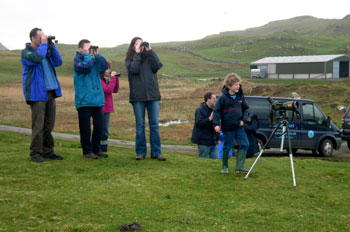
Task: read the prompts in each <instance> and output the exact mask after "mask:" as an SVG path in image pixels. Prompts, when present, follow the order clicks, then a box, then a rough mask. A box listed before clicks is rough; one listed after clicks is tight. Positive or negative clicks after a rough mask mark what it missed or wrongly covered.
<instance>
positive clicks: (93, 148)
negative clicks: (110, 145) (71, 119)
mask: <svg viewBox="0 0 350 232" xmlns="http://www.w3.org/2000/svg"><path fill="white" fill-rule="evenodd" d="M78 117H79V129H80V144H81V148H82V149H83V154H84V155H85V154H89V153H95V154H96V153H98V152H100V142H101V136H102V129H103V111H102V107H81V108H79V109H78ZM91 118H92V124H93V132H92V137H91Z"/></svg>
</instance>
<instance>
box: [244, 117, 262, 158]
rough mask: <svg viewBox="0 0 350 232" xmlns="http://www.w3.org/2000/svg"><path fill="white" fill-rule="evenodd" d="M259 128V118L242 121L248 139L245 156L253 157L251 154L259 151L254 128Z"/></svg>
mask: <svg viewBox="0 0 350 232" xmlns="http://www.w3.org/2000/svg"><path fill="white" fill-rule="evenodd" d="M258 128H259V120H258V119H257V118H254V117H253V118H252V121H251V122H247V121H245V122H244V130H245V133H246V134H247V137H248V141H249V148H248V151H247V158H251V157H253V155H254V154H255V153H257V152H259V145H258V141H257V138H256V130H257V129H258Z"/></svg>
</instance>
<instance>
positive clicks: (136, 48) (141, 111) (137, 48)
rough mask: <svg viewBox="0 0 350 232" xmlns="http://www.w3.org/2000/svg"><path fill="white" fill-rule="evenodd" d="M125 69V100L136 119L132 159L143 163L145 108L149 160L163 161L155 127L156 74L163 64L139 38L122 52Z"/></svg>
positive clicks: (156, 117)
mask: <svg viewBox="0 0 350 232" xmlns="http://www.w3.org/2000/svg"><path fill="white" fill-rule="evenodd" d="M125 66H126V69H127V70H128V80H129V88H130V97H129V101H130V103H131V104H132V106H133V108H134V114H135V120H136V145H135V151H136V160H143V159H145V156H146V155H147V144H146V135H145V109H146V108H147V113H148V122H149V128H150V145H151V158H153V159H157V160H160V161H165V160H166V159H165V158H164V157H163V156H162V153H161V144H160V136H159V128H158V121H159V101H160V99H161V96H160V92H159V86H158V79H157V74H156V73H157V72H158V70H159V69H160V68H161V67H162V66H163V65H162V63H161V62H160V61H159V58H158V56H157V54H156V53H155V52H154V51H153V50H152V48H151V46H150V44H149V43H147V42H143V40H142V39H141V38H140V37H135V38H133V39H132V40H131V43H130V45H129V49H128V51H127V53H126V59H125Z"/></svg>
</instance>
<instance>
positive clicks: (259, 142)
mask: <svg viewBox="0 0 350 232" xmlns="http://www.w3.org/2000/svg"><path fill="white" fill-rule="evenodd" d="M257 141H258V147H259V151H261V150H262V149H263V147H264V143H263V141H261V140H260V139H257ZM349 149H350V148H349Z"/></svg>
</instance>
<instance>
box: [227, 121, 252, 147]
mask: <svg viewBox="0 0 350 232" xmlns="http://www.w3.org/2000/svg"><path fill="white" fill-rule="evenodd" d="M223 134H224V148H223V152H224V153H225V152H227V153H229V152H230V150H231V149H232V147H233V141H234V140H236V141H237V143H238V144H239V150H243V151H247V150H248V147H249V141H248V137H247V134H246V133H245V131H244V127H243V126H240V127H238V128H237V129H236V130H233V131H225V132H223Z"/></svg>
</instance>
